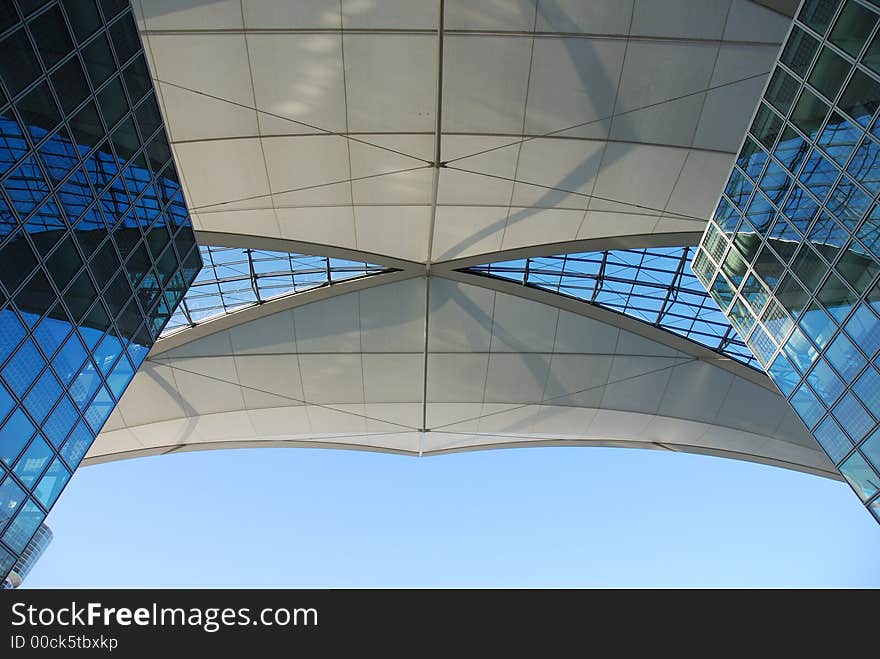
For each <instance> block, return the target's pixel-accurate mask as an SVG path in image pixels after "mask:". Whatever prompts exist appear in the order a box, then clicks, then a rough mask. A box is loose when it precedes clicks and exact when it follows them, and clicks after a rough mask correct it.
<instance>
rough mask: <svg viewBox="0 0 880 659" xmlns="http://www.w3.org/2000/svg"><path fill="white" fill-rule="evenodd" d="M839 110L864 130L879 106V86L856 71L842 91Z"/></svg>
mask: <svg viewBox="0 0 880 659" xmlns="http://www.w3.org/2000/svg"><path fill="white" fill-rule="evenodd" d="M838 105H839V106H840V108H841V109H842V110H843V111H844V112H846V113H847V114H849V116H851V117H852V118H853V119H855V120H856V121H857V122H859V123H860V124H861V125H862V126H864V127H865V128H867V127H868V125H869V124H870V123H871V117H873V116H874V113H875V112H876V111H877V108H878V106H880V84H878V83H877V82H875V81H874V79H873V78H871V77H869V76H868V75H866V74H865V73H863V72H862V71H859V70H858V69H856V70H855V72H853V75H852V78H851V79H850V81H849V83H848V84H847V86H846V89H844V91H843V95H842V96H841V97H840V101H839V102H838Z"/></svg>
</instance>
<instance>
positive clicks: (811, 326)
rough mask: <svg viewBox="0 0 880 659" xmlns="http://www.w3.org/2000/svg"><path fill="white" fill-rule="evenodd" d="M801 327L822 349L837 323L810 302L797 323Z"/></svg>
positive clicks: (835, 329)
mask: <svg viewBox="0 0 880 659" xmlns="http://www.w3.org/2000/svg"><path fill="white" fill-rule="evenodd" d="M798 324H799V325H800V327H801V329H802V330H803V331H804V332H805V333H806V335H807V336H809V337H810V338H811V339H813V342H814V343H815V344H816V345H817V346H819V349H820V350H821V349H823V348H824V347H825V344H827V343H828V340H829V339H830V338H831V336H832V335H833V334H834V332H835V331H837V325H836V324H835V323H834V321H833V320H831V317H830V316H829V315H828V314H827V313H825V312H824V311H822V309H821V308H820V307H819V306H818V305H816V304H811V305H810V306H809V308H808V309H807V311H806V312H805V313H804V315H803V316H802V317H801V319H800V322H799V323H798Z"/></svg>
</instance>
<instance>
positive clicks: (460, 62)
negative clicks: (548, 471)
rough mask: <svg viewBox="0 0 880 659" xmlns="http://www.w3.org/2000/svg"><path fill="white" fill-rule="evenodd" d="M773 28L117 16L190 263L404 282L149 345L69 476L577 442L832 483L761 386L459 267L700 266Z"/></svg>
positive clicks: (481, 4) (681, 346)
mask: <svg viewBox="0 0 880 659" xmlns="http://www.w3.org/2000/svg"><path fill="white" fill-rule="evenodd" d="M763 4H773V3H762V4H758V3H755V2H752V1H751V0H732V1H731V0H693V1H688V0H663V1H660V0H636V1H635V2H633V1H632V0H630V1H625V0H594V1H592V2H580V1H578V0H540V2H535V1H534V0H528V1H526V0H522V1H516V0H510V1H502V0H479V1H477V0H457V1H456V0H446V1H445V2H443V3H441V2H438V1H437V0H424V1H416V0H396V1H395V0H351V1H348V0H342V2H339V1H337V0H334V1H329V0H309V1H301V2H287V1H286V0H242V1H240V0H234V1H233V0H216V1H210V0H135V2H134V3H133V5H134V7H135V11H136V13H137V14H138V15H139V24H140V29H141V33H142V37H143V40H144V44H145V47H146V50H147V53H148V57H149V60H150V61H149V64H150V66H151V69H152V73H153V75H154V77H155V79H156V82H155V84H156V88H157V90H158V93H159V95H160V102H161V105H162V111H163V114H164V116H165V120H166V126H167V129H168V132H169V136H170V139H171V142H172V145H173V149H174V152H175V157H176V160H177V164H178V169H179V173H180V177H181V182H182V184H183V186H184V189H185V193H186V197H187V202H188V204H189V207H190V209H191V213H192V218H193V223H194V225H195V227H196V230H197V237H198V239H199V241H200V242H201V243H202V244H205V245H219V246H230V247H243V248H254V249H270V250H276V251H289V252H299V253H305V254H316V255H328V256H333V257H338V258H345V259H351V260H355V261H361V262H368V263H372V264H378V265H379V266H383V267H385V268H388V269H394V270H395V271H393V272H383V273H382V274H372V275H370V276H367V277H363V278H359V279H353V280H350V281H344V282H341V283H337V284H334V285H333V286H329V287H320V288H315V289H312V290H308V291H305V292H301V293H296V294H291V295H287V296H282V297H279V298H276V299H273V300H271V301H268V302H265V303H262V304H259V305H255V306H252V307H249V308H247V309H244V310H239V311H236V312H234V313H229V314H226V315H221V316H219V317H217V318H215V319H213V320H210V321H208V322H204V323H202V324H199V325H198V326H196V327H193V328H191V329H184V330H182V331H179V332H177V333H175V334H173V335H171V336H168V337H167V338H163V339H160V340H159V341H158V343H157V344H156V346H155V347H154V349H153V351H152V352H151V355H150V357H149V359H148V361H147V362H146V363H145V364H144V366H143V367H142V368H141V370H140V372H139V373H138V375H137V376H136V377H135V379H134V381H133V383H132V384H131V386H130V387H129V390H128V391H127V392H126V394H125V395H124V397H123V399H122V401H121V403H120V404H119V406H118V407H117V410H116V411H115V412H114V413H113V415H112V416H111V418H110V420H109V421H108V423H107V425H106V426H105V428H104V431H103V432H102V434H101V435H100V437H99V438H98V440H97V441H96V442H95V444H94V446H93V447H92V450H91V451H90V453H89V455H88V456H87V459H86V461H87V463H88V462H99V461H106V460H113V459H119V458H124V457H134V456H139V455H154V454H161V453H167V452H172V451H181V450H196V449H207V448H222V447H240V446H288V445H290V446H325V447H340V448H361V449H371V450H382V451H390V452H400V453H406V454H412V455H430V454H436V453H441V452H449V451H456V450H465V449H473V448H489V447H500V446H525V445H544V444H550V445H552V444H563V445H581V444H585V445H611V446H637V447H651V448H662V449H667V450H673V451H690V452H697V453H707V454H713V455H726V456H729V457H736V458H741V459H746V460H754V461H758V462H763V463H767V464H775V465H779V466H786V467H790V468H794V469H800V470H804V471H809V472H812V473H817V474H822V475H826V476H830V477H834V476H835V474H836V472H835V471H834V469H833V466H832V465H831V464H830V463H829V462H828V461H827V458H826V457H825V456H824V453H822V452H821V450H820V449H819V447H818V445H817V444H816V443H815V441H814V440H813V439H812V437H810V436H809V434H808V433H807V432H806V430H805V429H804V428H803V426H802V424H801V423H800V421H799V420H798V419H797V417H796V416H795V415H794V414H793V412H791V410H790V409H789V407H788V405H787V404H786V402H785V401H784V400H783V399H782V398H781V397H780V396H779V395H778V394H777V393H776V392H775V390H774V389H773V388H772V385H770V383H769V380H767V378H766V377H765V376H763V375H762V374H760V373H758V372H757V371H754V370H753V369H750V368H749V367H747V366H744V365H742V364H739V363H737V362H734V361H732V360H731V359H729V358H727V357H725V356H723V355H721V354H719V353H717V352H713V351H712V350H709V349H707V348H704V347H702V346H700V345H698V344H696V343H694V342H693V341H690V340H687V339H685V338H681V337H678V336H674V335H672V334H670V333H669V332H666V331H664V330H662V329H659V328H657V327H653V326H651V325H648V324H646V323H642V322H639V321H637V320H633V319H631V318H627V317H625V316H622V315H620V314H616V313H613V312H610V311H607V310H605V309H601V308H597V307H595V306H593V305H590V304H589V303H585V302H580V301H578V300H573V299H570V298H566V297H563V296H560V295H557V294H554V293H550V292H547V291H541V290H536V289H533V288H529V287H524V286H518V285H516V284H514V283H512V282H505V281H500V280H496V279H491V278H488V277H483V276H480V275H476V274H473V273H469V272H461V271H460V268H462V267H464V266H469V265H475V264H480V263H490V262H497V261H502V260H508V259H511V258H524V257H529V256H532V257H533V256H541V255H550V254H564V253H571V252H583V251H589V250H602V249H611V248H615V247H631V248H642V247H654V246H663V245H682V246H683V245H693V244H695V243H696V242H697V239H698V237H699V235H700V234H701V233H702V230H703V227H704V225H705V221H706V218H707V217H708V216H709V215H710V214H711V212H712V211H713V210H714V205H715V203H716V201H717V198H718V194H719V192H720V189H721V187H722V185H723V181H724V180H725V179H726V177H727V175H728V172H729V169H730V166H731V162H732V159H733V156H734V153H735V152H736V150H737V149H738V147H739V143H740V141H741V139H742V135H743V134H744V132H745V129H746V126H747V123H748V121H749V120H750V117H751V114H752V111H753V108H754V106H755V104H756V102H757V98H758V96H759V95H760V92H761V90H762V89H763V86H764V84H765V83H766V77H767V73H768V71H769V70H770V68H771V67H772V63H773V61H774V60H775V57H776V55H777V51H778V48H779V44H780V43H781V41H782V40H783V38H784V36H785V33H786V31H787V29H788V26H789V22H790V21H789V19H788V18H787V17H786V16H784V15H782V14H780V13H777V12H775V11H773V10H771V9H768V8H766V7H765V6H763ZM776 4H779V3H776ZM441 6H442V11H441Z"/></svg>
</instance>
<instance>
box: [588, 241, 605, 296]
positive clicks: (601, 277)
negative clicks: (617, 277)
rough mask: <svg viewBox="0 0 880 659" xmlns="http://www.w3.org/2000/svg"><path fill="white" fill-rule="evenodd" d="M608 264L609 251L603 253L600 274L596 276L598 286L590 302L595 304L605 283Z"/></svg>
mask: <svg viewBox="0 0 880 659" xmlns="http://www.w3.org/2000/svg"><path fill="white" fill-rule="evenodd" d="M607 262H608V250H607V249H606V250H603V251H602V263H601V264H600V265H599V272H598V273H597V274H596V285H595V286H594V287H593V294H592V295H591V296H590V302H593V303H595V302H596V297H597V296H598V295H599V291H601V290H602V285H603V284H604V282H605V264H606V263H607Z"/></svg>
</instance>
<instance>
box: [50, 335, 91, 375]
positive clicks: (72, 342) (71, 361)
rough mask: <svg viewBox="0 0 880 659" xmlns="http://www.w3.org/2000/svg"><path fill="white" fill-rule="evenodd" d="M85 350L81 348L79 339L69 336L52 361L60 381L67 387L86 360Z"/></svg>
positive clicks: (75, 336)
mask: <svg viewBox="0 0 880 659" xmlns="http://www.w3.org/2000/svg"><path fill="white" fill-rule="evenodd" d="M86 354H87V353H86V350H85V348H83V345H82V343H81V342H80V340H79V337H78V336H77V335H76V334H71V335H70V337H69V338H68V339H67V341H66V342H65V343H64V346H63V347H62V348H61V350H60V351H59V352H58V354H57V355H56V356H55V359H53V360H52V365H53V366H54V367H55V372H56V373H57V374H58V377H60V378H61V381H62V382H63V383H64V384H65V385H68V384H70V382H71V380H73V378H74V376H75V375H76V374H77V373H78V372H79V369H80V367H81V366H82V364H83V362H84V361H85V359H86Z"/></svg>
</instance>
